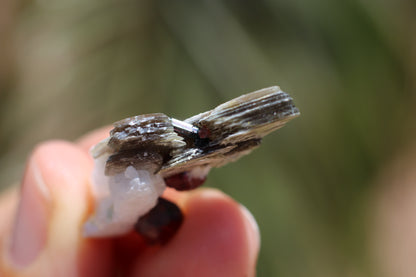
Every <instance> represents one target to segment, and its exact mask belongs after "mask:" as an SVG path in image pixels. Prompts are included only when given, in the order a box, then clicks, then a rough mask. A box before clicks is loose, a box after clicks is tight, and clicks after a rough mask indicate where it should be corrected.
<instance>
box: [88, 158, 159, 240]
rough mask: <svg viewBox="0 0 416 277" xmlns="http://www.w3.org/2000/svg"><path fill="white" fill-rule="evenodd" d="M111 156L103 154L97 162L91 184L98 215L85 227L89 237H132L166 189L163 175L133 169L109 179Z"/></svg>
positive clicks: (130, 168) (91, 218)
mask: <svg viewBox="0 0 416 277" xmlns="http://www.w3.org/2000/svg"><path fill="white" fill-rule="evenodd" d="M108 156H109V155H108V154H103V155H101V156H99V157H97V158H96V159H95V165H94V171H93V174H92V180H91V181H92V182H91V183H92V187H93V193H94V196H95V214H93V215H92V216H91V217H90V218H89V220H88V221H87V222H86V223H85V225H84V235H85V236H86V237H107V236H117V235H123V234H125V233H128V232H129V231H131V230H132V229H133V226H134V224H135V223H136V222H137V220H138V219H139V217H140V216H142V215H144V214H146V213H147V212H148V211H149V210H151V209H152V208H153V207H154V206H155V205H156V203H157V199H158V197H159V196H160V195H162V193H163V191H164V190H165V187H166V186H165V182H164V181H163V178H162V177H161V176H160V175H158V174H156V175H155V174H153V173H151V172H149V171H148V170H137V169H135V168H134V167H133V166H128V167H127V168H126V169H125V170H124V172H122V173H119V174H116V175H114V176H105V175H104V172H105V163H106V161H107V159H108Z"/></svg>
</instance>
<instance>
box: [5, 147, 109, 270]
mask: <svg viewBox="0 0 416 277" xmlns="http://www.w3.org/2000/svg"><path fill="white" fill-rule="evenodd" d="M91 167H92V164H91V160H90V159H89V158H88V156H87V154H85V152H83V151H82V150H80V149H79V148H78V147H77V146H75V145H73V144H71V143H68V142H63V141H52V142H47V143H43V144H41V145H40V146H38V147H37V148H36V149H35V150H34V152H33V153H32V155H31V157H30V158H29V161H28V164H27V168H26V172H25V175H24V178H23V182H22V186H21V191H20V200H19V201H20V202H19V205H18V210H17V213H16V217H15V219H14V226H13V228H11V229H12V230H11V232H10V233H9V234H7V235H6V237H7V243H5V247H3V248H4V252H3V257H1V260H0V276H4V275H5V276H82V275H85V272H83V271H88V268H87V266H86V265H85V264H84V263H83V261H89V262H90V263H89V264H90V265H91V266H94V263H93V262H92V261H91V259H92V258H91V257H94V258H97V259H100V260H101V267H100V268H97V270H98V269H100V271H101V270H103V271H104V272H105V271H107V272H110V270H108V268H106V266H105V265H107V266H110V263H109V257H108V256H109V254H108V253H110V251H106V250H108V249H109V247H110V242H109V241H100V244H97V243H94V242H91V241H87V240H85V239H84V238H82V236H81V231H80V230H81V227H82V226H81V225H82V222H83V221H84V219H85V216H86V214H87V211H88V208H89V207H88V205H89V204H88V203H89V202H88V200H89V198H88V195H89V192H88V189H87V188H88V186H87V184H88V181H89V172H91ZM2 237H4V236H2ZM100 273H101V272H98V274H99V276H105V275H104V273H103V274H100Z"/></svg>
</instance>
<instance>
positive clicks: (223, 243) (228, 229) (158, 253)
mask: <svg viewBox="0 0 416 277" xmlns="http://www.w3.org/2000/svg"><path fill="white" fill-rule="evenodd" d="M108 131H109V129H108V128H106V129H102V130H98V131H95V132H92V133H91V134H89V135H87V136H85V137H84V138H82V139H81V140H79V142H78V143H76V144H74V143H70V142H65V141H50V142H45V143H43V144H40V145H39V146H37V147H36V148H35V150H34V151H33V153H32V155H31V156H30V158H29V159H28V162H27V168H26V172H25V174H24V178H23V181H22V184H21V189H20V192H18V191H17V190H16V189H12V190H10V191H9V192H7V193H5V194H3V195H1V196H0V217H1V221H0V247H1V251H2V253H1V256H0V276H19V277H20V276H31V277H35V276H42V277H47V276H63V277H65V276H81V277H83V276H254V275H255V265H256V260H257V254H258V250H259V233H258V229H257V225H256V222H255V220H254V218H253V217H252V216H251V214H250V213H249V212H248V211H247V210H246V209H245V208H243V207H242V206H241V205H239V204H238V203H236V202H235V201H234V200H232V199H231V198H230V197H228V196H226V195H224V194H223V193H221V192H219V191H218V190H214V189H197V190H194V191H191V192H180V193H179V192H176V191H174V190H171V189H167V191H166V192H165V194H164V197H166V198H167V199H169V200H171V201H174V202H175V203H177V205H178V206H179V207H180V208H181V210H182V211H183V212H184V215H185V220H184V223H183V225H182V227H181V228H180V229H179V231H178V233H177V234H176V235H175V236H174V237H173V238H172V240H171V241H170V242H169V243H167V244H166V245H164V246H161V247H155V246H153V247H149V246H147V245H146V244H145V243H144V241H143V240H142V238H141V237H140V236H139V235H137V234H135V233H131V234H129V235H126V236H123V237H118V238H111V239H87V238H84V237H83V236H82V226H83V224H84V222H85V220H86V219H87V217H88V215H89V214H90V213H91V212H92V207H93V203H92V202H93V198H92V195H91V192H90V191H89V185H88V182H89V177H90V173H91V170H92V166H93V165H92V164H93V162H92V158H91V157H90V156H89V154H88V149H89V148H90V147H91V146H92V145H94V144H95V143H97V142H98V141H100V140H101V139H103V138H105V137H106V136H107V135H108ZM117 274H118V275H117Z"/></svg>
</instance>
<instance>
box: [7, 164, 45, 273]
mask: <svg viewBox="0 0 416 277" xmlns="http://www.w3.org/2000/svg"><path fill="white" fill-rule="evenodd" d="M48 193H49V192H48V189H47V186H46V184H45V183H44V181H43V178H42V173H41V172H40V170H39V168H38V167H37V164H36V162H35V160H34V158H32V159H31V160H30V161H29V163H28V166H27V168H26V171H25V174H24V177H23V182H22V187H21V191H20V203H19V206H18V210H17V215H16V218H15V223H14V228H13V233H12V239H11V245H10V249H9V251H10V252H9V253H10V259H11V261H12V262H13V263H14V265H15V266H17V267H25V266H27V265H29V264H30V263H31V262H33V261H34V260H35V259H36V257H37V256H38V254H39V253H40V251H41V250H42V248H43V247H44V245H45V243H46V232H47V217H48V214H47V204H48V203H47V202H48V196H49V195H48Z"/></svg>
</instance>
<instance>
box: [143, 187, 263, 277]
mask: <svg viewBox="0 0 416 277" xmlns="http://www.w3.org/2000/svg"><path fill="white" fill-rule="evenodd" d="M181 206H182V208H183V210H184V213H185V221H184V223H183V226H182V227H181V229H180V230H179V232H178V233H177V234H176V236H175V237H174V238H173V239H172V241H171V242H169V243H168V244H167V245H166V246H165V247H163V248H161V249H160V250H159V251H156V252H155V251H152V252H149V253H146V252H145V253H144V254H143V255H142V256H141V257H140V258H139V260H138V261H137V265H136V272H135V273H136V274H137V276H141V275H143V276H164V274H169V276H254V275H255V263H256V259H257V252H258V246H257V245H256V243H258V242H256V239H255V238H253V237H255V236H256V235H255V234H254V233H256V232H257V231H256V230H253V227H252V223H250V222H248V219H247V216H246V215H245V214H244V213H245V212H244V211H243V210H242V208H241V206H240V205H239V204H238V203H237V202H235V201H234V200H232V199H231V198H230V197H228V196H226V195H225V194H223V193H222V192H220V191H218V190H213V189H198V190H196V191H195V192H192V193H190V195H189V196H188V197H186V199H185V201H184V203H183V205H181ZM257 241H258V240H257Z"/></svg>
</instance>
